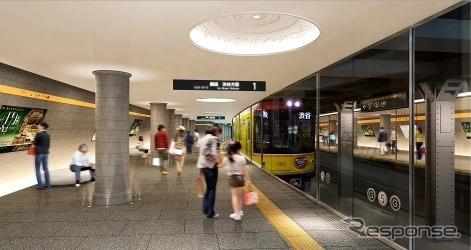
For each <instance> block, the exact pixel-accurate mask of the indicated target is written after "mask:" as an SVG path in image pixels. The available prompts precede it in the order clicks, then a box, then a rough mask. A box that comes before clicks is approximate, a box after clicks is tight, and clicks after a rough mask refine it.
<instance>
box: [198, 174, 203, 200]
mask: <svg viewBox="0 0 471 250" xmlns="http://www.w3.org/2000/svg"><path fill="white" fill-rule="evenodd" d="M196 192H197V196H198V197H199V198H201V197H203V193H204V183H203V178H201V177H199V178H198V179H196Z"/></svg>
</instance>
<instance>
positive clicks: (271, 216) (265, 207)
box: [219, 141, 324, 250]
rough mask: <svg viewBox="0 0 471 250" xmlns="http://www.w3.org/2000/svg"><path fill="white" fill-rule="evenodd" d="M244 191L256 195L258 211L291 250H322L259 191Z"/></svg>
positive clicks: (254, 187) (221, 155) (255, 188)
mask: <svg viewBox="0 0 471 250" xmlns="http://www.w3.org/2000/svg"><path fill="white" fill-rule="evenodd" d="M226 143H227V141H226V142H223V143H222V144H221V148H220V149H221V150H220V152H219V154H220V155H219V156H220V157H224V151H223V150H222V149H225V148H226ZM244 189H245V191H246V192H247V191H249V190H250V191H254V192H256V193H257V194H258V202H257V203H256V206H257V207H258V210H260V212H261V213H262V214H263V215H264V216H265V217H266V218H267V219H268V221H270V223H271V224H272V225H273V227H274V228H275V229H276V230H277V231H278V233H279V234H280V235H281V236H282V237H283V238H285V240H286V242H287V243H288V244H289V245H290V246H291V247H292V248H293V249H302V250H303V249H306V250H317V249H324V248H323V247H322V246H321V245H319V243H317V242H316V241H315V240H314V239H313V238H311V236H309V234H307V233H306V231H304V229H302V228H301V227H300V226H299V225H298V224H297V223H296V222H295V221H294V220H292V219H291V218H290V217H288V216H287V215H286V214H285V213H283V211H282V210H281V209H279V208H278V207H277V206H276V205H275V204H274V203H273V202H272V201H271V200H270V199H268V197H267V196H265V195H264V194H263V193H262V192H261V191H260V189H258V188H257V187H256V186H255V185H253V183H252V185H250V188H249V187H247V186H246V187H244Z"/></svg>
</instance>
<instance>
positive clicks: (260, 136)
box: [232, 101, 315, 190]
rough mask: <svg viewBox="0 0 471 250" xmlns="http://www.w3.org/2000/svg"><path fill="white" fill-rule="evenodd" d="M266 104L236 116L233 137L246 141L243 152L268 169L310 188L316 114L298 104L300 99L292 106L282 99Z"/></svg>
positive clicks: (289, 181) (313, 172) (296, 185)
mask: <svg viewBox="0 0 471 250" xmlns="http://www.w3.org/2000/svg"><path fill="white" fill-rule="evenodd" d="M288 104H290V103H288ZM263 105H264V106H263V110H262V107H261V104H256V105H254V106H252V107H250V108H248V109H246V110H244V111H242V112H241V113H240V114H239V115H237V116H235V117H234V118H233V121H232V122H233V123H232V124H233V137H234V140H237V141H240V142H241V143H242V146H243V148H242V150H241V153H242V154H243V155H244V156H245V157H246V158H248V159H250V160H252V162H253V163H254V164H256V165H258V166H260V167H262V168H263V169H265V170H266V171H267V172H269V173H272V174H274V175H276V176H277V177H279V178H281V179H283V180H284V181H286V182H288V183H290V184H291V185H293V186H295V187H297V188H300V189H302V190H309V189H310V183H311V178H312V177H313V176H314V175H315V167H314V166H315V165H314V163H315V161H314V137H313V134H314V133H313V125H314V118H315V116H314V115H313V113H312V112H311V111H308V110H304V109H302V108H295V107H296V106H295V105H298V104H297V103H296V101H293V102H292V103H291V104H290V105H291V106H292V107H293V108H292V109H291V108H289V107H288V108H285V106H286V105H287V104H285V103H280V102H264V104H263ZM295 118H296V119H295ZM262 144H263V146H262Z"/></svg>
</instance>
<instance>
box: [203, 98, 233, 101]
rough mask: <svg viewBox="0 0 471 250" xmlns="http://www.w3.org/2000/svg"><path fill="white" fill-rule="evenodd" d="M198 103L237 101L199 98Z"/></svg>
mask: <svg viewBox="0 0 471 250" xmlns="http://www.w3.org/2000/svg"><path fill="white" fill-rule="evenodd" d="M196 101H198V102H235V101H237V100H235V99H232V98H198V99H196Z"/></svg>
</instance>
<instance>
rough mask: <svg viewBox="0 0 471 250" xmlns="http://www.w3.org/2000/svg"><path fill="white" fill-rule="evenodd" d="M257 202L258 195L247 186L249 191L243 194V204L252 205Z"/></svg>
mask: <svg viewBox="0 0 471 250" xmlns="http://www.w3.org/2000/svg"><path fill="white" fill-rule="evenodd" d="M257 202H258V194H257V193H256V192H255V191H253V190H252V188H251V186H249V191H248V192H244V204H245V205H252V204H255V203H257Z"/></svg>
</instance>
